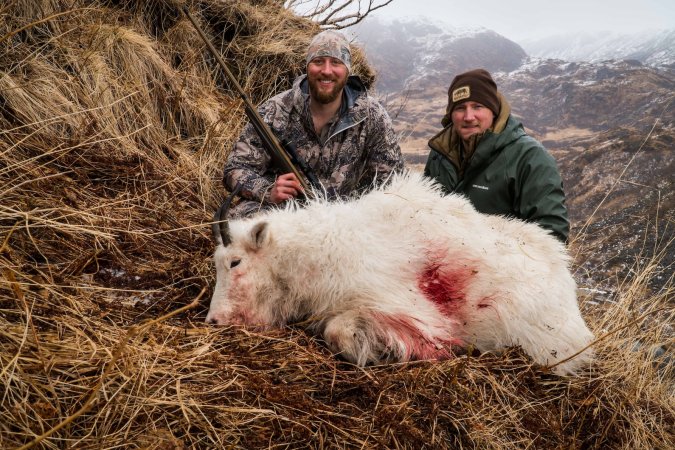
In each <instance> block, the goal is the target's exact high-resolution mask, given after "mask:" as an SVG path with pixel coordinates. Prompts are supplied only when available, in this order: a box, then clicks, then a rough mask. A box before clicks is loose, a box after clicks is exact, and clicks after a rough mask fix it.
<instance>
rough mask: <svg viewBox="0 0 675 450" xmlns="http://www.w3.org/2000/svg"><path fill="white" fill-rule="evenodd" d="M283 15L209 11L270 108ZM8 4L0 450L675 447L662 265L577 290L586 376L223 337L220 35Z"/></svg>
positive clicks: (248, 335)
mask: <svg viewBox="0 0 675 450" xmlns="http://www.w3.org/2000/svg"><path fill="white" fill-rule="evenodd" d="M177 3H179V4H181V2H177ZM279 4H280V2H276V1H271V0H270V1H256V2H252V1H251V2H229V1H216V0H209V1H195V2H190V5H191V7H192V8H193V10H194V11H195V13H196V15H197V16H198V18H199V20H201V21H202V23H203V25H204V27H205V29H206V30H207V32H208V33H209V35H210V36H212V38H213V41H214V42H216V43H217V44H218V46H219V48H221V50H222V51H223V54H224V55H225V57H226V58H227V60H228V61H229V62H231V63H232V65H233V67H236V71H235V72H236V73H238V74H239V75H240V78H241V81H242V85H244V87H245V89H246V90H247V91H249V92H251V95H252V99H253V101H254V102H259V101H261V100H262V99H264V98H266V97H267V96H268V95H270V94H271V93H274V92H277V91H278V90H280V89H284V88H286V87H288V86H289V83H290V82H291V80H292V79H293V77H294V76H295V75H296V74H298V73H300V72H301V71H302V66H303V53H304V50H305V46H306V43H307V41H308V39H309V38H310V37H311V35H312V34H313V33H314V32H315V31H316V27H315V26H314V25H313V24H311V23H309V22H306V21H304V20H301V19H298V18H297V17H295V16H293V15H292V14H290V13H288V12H287V11H285V10H283V9H281V8H280V6H279ZM1 8H2V9H0V14H1V17H2V20H1V22H0V54H1V55H2V57H1V58H0V105H1V106H2V108H1V110H0V199H1V200H0V270H1V272H0V276H1V278H0V447H1V448H31V447H34V448H78V449H79V448H84V449H87V448H91V449H94V448H95V449H106V448H161V449H174V448H176V449H178V448H247V449H248V448H268V447H279V448H306V447H312V448H488V449H490V448H493V449H516V448H518V449H520V448H537V449H540V448H556V449H558V448H625V449H653V448H663V449H669V448H673V447H675V435H674V430H673V423H674V419H675V405H674V403H673V394H674V392H675V389H674V386H673V366H672V364H671V365H665V364H663V365H662V366H661V367H659V365H658V364H659V363H662V362H663V361H665V360H664V359H655V357H654V356H653V355H652V354H651V353H650V350H651V349H652V348H653V347H654V346H656V345H657V344H660V345H665V346H666V347H668V346H670V347H668V348H672V328H671V327H672V323H673V291H674V289H675V288H674V287H673V286H674V284H673V279H672V275H668V276H670V277H671V278H670V279H669V281H668V282H667V283H666V284H665V287H664V288H662V289H661V290H659V291H658V292H653V291H651V290H650V289H649V288H648V281H649V279H650V278H651V277H653V276H656V274H655V273H654V271H655V270H658V264H657V262H658V255H655V256H654V263H653V264H648V265H646V266H642V267H637V268H636V275H635V277H634V278H631V279H630V280H626V281H624V282H623V284H619V286H618V293H617V294H616V295H615V296H614V297H613V298H612V302H608V303H603V304H602V305H600V306H595V307H593V306H592V305H591V302H590V301H589V300H590V296H587V297H582V299H581V300H582V306H583V307H584V312H585V314H586V315H587V317H588V318H589V322H590V323H591V325H592V327H593V329H594V331H595V332H596V335H597V336H598V341H597V342H596V343H595V344H594V348H595V350H596V352H597V354H598V361H597V365H596V366H595V367H594V368H593V370H592V371H591V372H589V373H586V374H583V375H582V376H579V377H575V378H566V377H557V376H554V375H551V374H550V372H549V371H548V370H547V368H544V367H537V366H533V365H532V364H531V362H530V361H529V359H528V358H527V357H526V356H525V355H523V354H522V353H521V352H520V351H519V349H511V350H509V351H508V352H506V353H504V354H484V355H480V356H475V355H464V356H461V357H458V358H457V359H455V360H452V361H442V362H434V361H422V362H416V363H410V364H393V365H386V366H378V367H368V368H365V369H361V368H358V367H355V366H353V365H351V364H348V363H346V362H344V361H341V360H339V359H338V358H336V357H334V356H333V355H331V354H330V353H329V352H328V351H327V350H326V348H325V347H324V346H323V345H322V343H321V342H320V341H318V340H316V339H315V338H313V337H312V336H308V335H307V334H306V333H305V332H304V331H302V330H301V329H297V328H288V329H284V330H278V331H274V332H266V333H255V332H252V331H250V330H243V329H236V328H215V327H212V326H207V325H205V324H204V323H203V319H204V315H205V311H206V306H205V303H204V302H203V301H205V300H207V299H208V296H209V294H210V289H211V287H212V285H213V282H214V274H213V269H212V267H211V263H210V254H211V252H212V243H211V241H210V238H209V221H210V218H211V214H212V211H213V210H214V208H215V207H216V205H217V204H218V203H219V202H220V200H221V199H222V196H223V195H224V192H223V191H222V188H221V184H220V170H221V167H222V164H223V161H224V159H225V156H226V153H227V151H228V149H229V147H230V145H231V144H232V142H233V140H234V139H235V137H236V136H237V135H238V133H239V131H240V129H241V126H242V125H243V120H244V115H243V111H242V109H241V104H240V102H239V100H237V99H236V96H233V95H232V94H231V93H230V91H229V90H228V89H227V88H226V87H223V86H224V85H223V83H224V81H223V80H222V76H221V74H220V73H219V70H218V68H217V66H216V65H215V64H214V63H213V60H212V58H211V57H210V56H209V55H208V54H207V53H206V52H205V49H204V47H203V44H201V43H200V41H199V39H198V37H197V36H196V34H195V33H194V31H193V30H192V29H191V28H190V26H189V23H187V21H186V20H184V19H183V18H181V16H180V15H179V14H178V13H177V10H176V9H175V6H174V5H173V3H172V2H169V1H147V2H142V1H132V0H127V1H109V2H93V1H91V2H86V1H65V0H64V1H59V0H51V1H39V2H36V1H17V2H8V3H6V4H5V5H4V6H2V7H1ZM357 70H358V71H359V72H361V73H363V74H364V75H365V76H366V77H371V78H372V71H370V69H369V68H368V66H367V65H366V64H365V61H363V60H362V59H359V62H358V63H357ZM672 245H673V243H672V242H666V243H665V244H664V248H665V249H671V250H670V251H672ZM588 251H592V249H589V250H588ZM638 341H639V342H641V343H642V346H641V347H639V348H638V347H636V346H635V343H636V342H638Z"/></svg>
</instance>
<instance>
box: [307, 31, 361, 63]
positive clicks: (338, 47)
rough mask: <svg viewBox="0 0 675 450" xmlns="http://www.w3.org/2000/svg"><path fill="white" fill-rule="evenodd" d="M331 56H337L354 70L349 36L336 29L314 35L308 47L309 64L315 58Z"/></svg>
mask: <svg viewBox="0 0 675 450" xmlns="http://www.w3.org/2000/svg"><path fill="white" fill-rule="evenodd" d="M320 56H330V57H332V58H337V59H339V60H340V61H342V63H343V64H344V65H345V66H347V70H349V71H350V72H351V71H352V53H351V51H350V50H349V42H347V38H346V37H345V36H344V35H343V34H342V33H340V32H337V31H335V30H325V31H322V32H321V33H319V34H317V35H316V36H314V39H312V42H310V44H309V47H308V48H307V64H309V62H310V61H311V60H313V59H314V58H318V57H320Z"/></svg>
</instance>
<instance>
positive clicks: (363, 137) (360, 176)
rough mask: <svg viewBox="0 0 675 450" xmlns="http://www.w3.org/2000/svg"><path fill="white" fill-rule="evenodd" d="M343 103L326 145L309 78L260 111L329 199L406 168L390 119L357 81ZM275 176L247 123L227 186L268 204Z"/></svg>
mask: <svg viewBox="0 0 675 450" xmlns="http://www.w3.org/2000/svg"><path fill="white" fill-rule="evenodd" d="M342 99H343V101H342V105H341V107H340V112H339V114H338V117H337V119H336V120H335V121H334V122H332V123H330V124H328V125H326V126H327V127H330V128H329V132H328V133H327V134H326V136H327V137H326V139H325V140H324V141H323V142H321V140H320V138H319V136H318V135H317V133H316V132H315V130H314V125H313V120H312V117H311V115H310V112H309V86H308V81H307V77H306V75H302V76H300V77H298V78H297V79H296V80H295V82H294V83H293V87H292V89H290V90H288V91H285V92H282V93H281V94H278V95H276V96H274V97H272V98H271V99H269V100H267V101H266V102H264V103H263V104H262V105H260V107H259V108H258V111H259V112H260V114H261V116H262V118H263V120H264V121H265V122H266V123H267V124H268V125H269V126H270V128H271V129H272V131H273V132H274V133H275V134H276V135H277V137H278V138H279V140H280V141H284V140H285V141H288V142H292V143H293V144H294V145H295V147H296V150H297V153H298V155H299V157H300V158H301V159H303V160H304V161H305V162H306V163H307V164H308V165H309V166H310V167H311V168H312V169H313V170H314V172H315V173H316V175H317V177H318V179H319V181H320V182H321V184H322V186H323V187H324V189H325V190H326V192H327V194H328V195H329V196H348V195H351V194H353V193H355V192H358V191H362V190H364V189H366V188H368V187H370V186H372V185H373V182H375V183H381V182H383V181H384V180H385V179H386V178H387V177H388V176H389V175H390V174H391V173H392V171H398V170H401V169H402V167H403V159H402V156H401V150H400V148H399V145H398V142H397V139H396V135H395V133H394V131H393V128H392V123H391V119H390V118H389V115H388V114H387V112H386V110H385V109H384V107H383V106H382V105H381V104H380V103H379V102H378V101H377V100H376V99H374V98H373V97H371V96H370V95H369V94H368V92H367V91H366V89H365V87H364V86H363V83H361V81H360V79H359V78H358V77H355V76H350V77H349V79H348V82H347V84H346V85H345V88H344V90H343V97H342ZM276 175H278V172H277V171H276V170H275V168H274V167H271V165H270V157H269V156H268V155H267V153H266V152H265V151H264V150H263V149H262V147H261V143H260V139H259V138H258V135H257V134H256V132H255V130H254V129H253V126H252V125H251V124H250V123H249V124H247V125H246V126H245V127H244V130H243V131H242V133H241V135H240V137H239V140H238V141H237V142H236V143H235V145H234V148H233V149H232V151H231V152H230V155H229V156H228V159H227V162H226V164H225V170H224V174H223V182H224V184H225V187H226V188H227V189H228V190H230V191H232V190H233V189H234V186H235V185H236V183H237V182H239V183H241V184H242V186H243V190H242V196H243V197H244V198H246V199H249V200H253V201H256V202H257V203H259V204H264V203H266V202H267V201H268V198H269V189H270V187H271V186H272V184H273V183H274V178H275V176H276Z"/></svg>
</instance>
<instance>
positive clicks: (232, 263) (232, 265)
mask: <svg viewBox="0 0 675 450" xmlns="http://www.w3.org/2000/svg"><path fill="white" fill-rule="evenodd" d="M240 262H241V259H234V260H232V262H231V263H230V269H234V268H235V267H237V266H238V265H239V263H240Z"/></svg>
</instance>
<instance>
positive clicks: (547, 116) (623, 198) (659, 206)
mask: <svg viewBox="0 0 675 450" xmlns="http://www.w3.org/2000/svg"><path fill="white" fill-rule="evenodd" d="M409 24H410V26H411V27H414V29H416V30H417V33H410V32H409V31H408V28H406V26H405V23H400V22H397V23H391V24H389V25H387V24H382V23H379V22H376V23H375V25H364V26H363V29H365V30H368V31H372V29H371V28H370V27H377V28H375V29H376V30H378V31H377V33H376V35H377V38H376V39H372V40H371V37H370V36H371V35H370V34H368V33H364V34H359V35H358V36H359V38H360V39H361V40H362V41H363V44H364V48H365V51H366V53H367V54H370V53H377V54H378V56H377V58H374V59H373V61H374V66H375V69H376V71H377V72H378V73H379V74H380V77H382V76H384V77H386V78H385V79H386V80H387V82H386V85H384V86H383V85H382V84H381V81H378V83H377V84H376V87H377V88H378V89H382V90H383V91H385V92H383V93H382V94H381V95H382V97H383V98H384V99H385V100H386V102H387V104H388V107H389V110H390V111H391V114H392V116H393V118H394V126H395V129H396V131H397V132H398V133H399V134H400V136H401V139H402V143H401V145H402V148H403V151H404V152H405V154H406V158H407V160H408V162H409V163H410V164H411V165H413V166H414V167H417V168H418V169H421V168H422V167H423V164H424V162H425V160H426V156H427V154H428V147H427V141H428V139H429V138H430V137H431V136H433V135H434V134H435V133H437V132H438V131H439V130H440V127H441V126H440V120H441V118H442V117H443V114H444V113H445V106H446V104H447V88H448V85H449V84H450V82H451V81H452V78H453V77H454V75H455V74H456V73H458V72H460V71H463V70H466V69H471V68H475V67H487V68H489V70H491V72H492V74H493V77H494V78H495V80H496V82H497V84H498V86H499V88H500V90H501V91H502V92H503V93H504V94H505V95H506V97H507V98H508V99H509V102H510V104H511V107H512V110H513V113H514V114H515V115H516V116H517V117H519V118H520V119H521V120H522V121H523V123H524V125H525V126H526V128H527V129H528V130H529V131H530V132H531V133H532V134H533V135H534V136H535V137H537V138H538V139H540V140H541V141H542V142H543V143H544V144H545V145H546V147H547V148H548V149H549V150H551V152H552V153H553V155H554V156H555V157H556V159H557V160H558V163H559V166H560V169H561V173H562V176H563V181H564V184H565V186H566V192H567V195H568V206H569V209H570V216H571V220H572V233H573V236H577V238H576V239H579V240H584V241H587V242H588V243H592V245H591V247H592V248H593V249H594V250H593V252H592V254H590V253H589V254H586V255H581V254H577V257H578V261H579V264H580V265H581V266H583V267H584V269H583V270H584V271H585V275H584V279H585V280H586V282H590V283H591V284H595V283H600V284H603V285H605V286H607V285H608V284H609V285H611V284H612V280H614V279H615V277H620V278H621V277H626V276H629V274H630V273H631V271H632V270H633V265H634V263H635V262H636V261H642V260H644V259H645V258H649V257H650V256H653V255H654V254H655V252H656V250H655V249H657V248H662V246H663V245H665V243H667V242H669V241H670V240H672V239H673V235H674V232H673V220H674V216H673V211H674V210H675V208H673V207H674V206H675V205H674V203H673V202H674V201H675V200H674V197H675V186H673V177H672V174H673V173H675V167H674V164H675V163H674V162H675V157H673V153H672V142H673V139H675V105H674V104H673V99H675V71H674V70H672V69H670V68H668V67H652V66H649V65H646V64H642V63H640V62H639V61H637V60H608V61H601V62H570V61H563V60H557V59H542V58H534V57H530V56H526V55H524V52H523V50H522V49H521V48H520V47H519V46H517V45H516V44H515V43H512V42H510V41H508V40H506V39H505V38H503V37H500V36H498V35H496V34H494V33H492V32H488V31H486V30H473V31H467V30H465V31H463V32H461V33H460V32H459V31H458V30H453V29H444V28H442V27H441V26H439V25H434V26H429V27H424V26H423V24H421V23H420V22H419V19H415V20H411V21H410V22H409ZM398 33H401V34H402V35H411V36H412V35H413V34H414V36H415V37H414V39H413V38H410V39H408V40H405V39H404V40H400V39H398V40H396V41H395V42H396V44H397V45H396V48H395V49H393V50H392V49H388V48H387V47H386V46H385V45H382V43H381V40H382V39H385V40H386V39H387V38H388V37H392V39H393V37H396V38H398V37H399V36H400V35H399V34H398ZM460 36H461V37H460ZM668 36H669V35H667V36H664V37H663V39H662V41H667V40H668V39H669V37H668ZM439 41H441V42H446V43H448V44H447V45H446V46H445V47H441V46H438V45H437V42H439ZM392 42H393V40H392ZM497 43H498V45H497ZM629 46H630V43H628V42H625V41H623V42H622V43H621V48H618V49H616V52H617V54H618V53H620V52H621V51H627V48H628V47H629ZM481 48H493V49H495V50H499V53H500V58H495V57H494V54H492V53H485V52H481V51H477V49H481ZM631 48H632V47H631ZM606 50H607V51H609V49H608V48H607V49H606ZM654 51H655V52H658V49H656V50H654ZM400 54H410V55H414V57H411V60H412V61H414V64H412V65H410V66H407V67H406V68H405V70H403V69H400V70H393V69H390V68H389V67H388V66H385V67H387V69H384V70H383V69H382V67H380V66H378V65H377V64H378V61H382V60H385V61H389V60H394V59H396V57H397V55H400ZM653 55H656V53H653ZM446 56H448V57H446ZM380 80H381V78H380ZM390 86H401V88H400V89H399V90H397V91H389V90H388V88H389V87H390ZM624 171H625V173H624ZM605 197H606V198H605ZM657 222H658V226H656V225H655V224H656V223H657ZM658 243H660V244H658ZM575 245H576V244H575ZM668 248H669V249H668V250H667V251H666V253H665V255H664V258H663V260H662V263H661V264H660V266H659V267H660V269H659V270H660V271H662V272H664V273H669V272H670V271H672V265H673V263H674V262H675V248H673V247H672V246H669V247H668ZM575 252H578V249H575ZM656 253H658V252H656ZM667 280H668V277H667V276H664V275H660V276H659V277H658V279H654V280H652V281H653V287H654V288H656V289H658V288H659V287H660V286H662V285H663V283H664V282H667Z"/></svg>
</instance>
